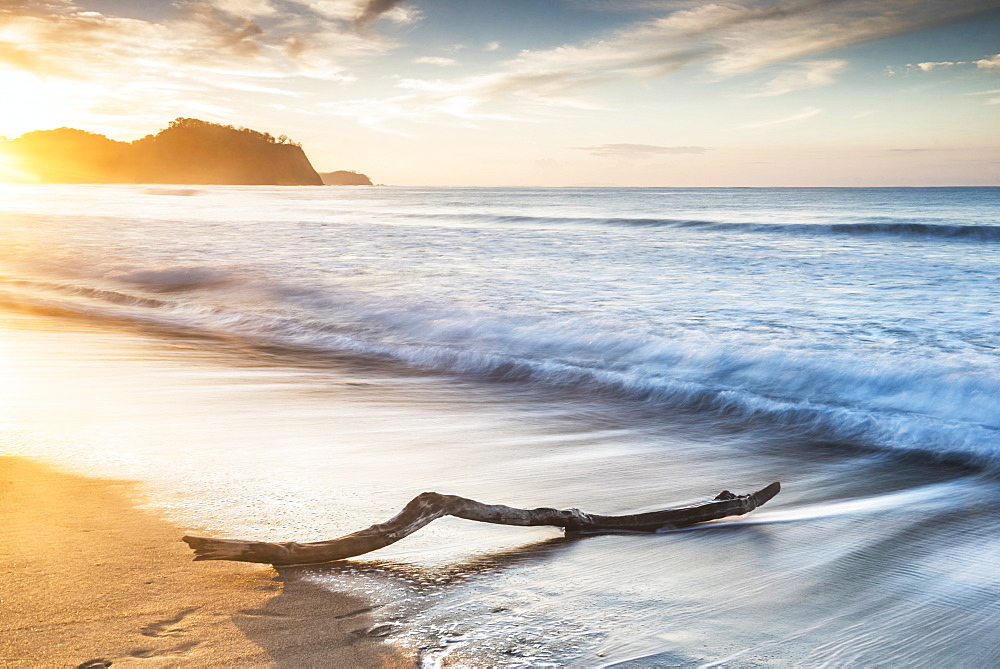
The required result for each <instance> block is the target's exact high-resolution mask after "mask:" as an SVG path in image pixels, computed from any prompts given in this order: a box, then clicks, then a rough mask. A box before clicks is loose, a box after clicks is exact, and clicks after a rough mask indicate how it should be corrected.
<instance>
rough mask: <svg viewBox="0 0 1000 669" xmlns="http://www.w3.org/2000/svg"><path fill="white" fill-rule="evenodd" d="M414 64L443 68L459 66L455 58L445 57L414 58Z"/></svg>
mask: <svg viewBox="0 0 1000 669" xmlns="http://www.w3.org/2000/svg"><path fill="white" fill-rule="evenodd" d="M413 62H414V63H416V64H417V65H438V66H441V67H448V66H449V65H458V61H457V60H455V59H454V58H445V57H443V56H421V57H420V58H414V59H413Z"/></svg>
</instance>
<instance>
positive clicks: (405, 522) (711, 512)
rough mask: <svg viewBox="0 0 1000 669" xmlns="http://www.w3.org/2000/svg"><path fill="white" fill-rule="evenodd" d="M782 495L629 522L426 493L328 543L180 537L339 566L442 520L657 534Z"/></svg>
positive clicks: (206, 545)
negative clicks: (383, 518)
mask: <svg viewBox="0 0 1000 669" xmlns="http://www.w3.org/2000/svg"><path fill="white" fill-rule="evenodd" d="M780 490H781V484H780V483H772V484H771V485H769V486H767V487H766V488H763V489H761V490H758V491H757V492H754V493H750V494H748V495H734V494H733V493H731V492H729V491H728V490H724V491H722V492H721V493H719V494H718V495H717V496H716V497H715V499H713V500H711V501H708V502H703V503H701V504H695V505H693V506H686V507H681V508H676V509H666V510H664V511H652V512H650V513H638V514H634V515H628V516H599V515H596V514H590V513H584V512H583V511H580V510H579V509H568V510H560V509H549V508H540V509H514V508H511V507H509V506H503V505H499V504H483V503H482V502H477V501H475V500H471V499H466V498H465V497H458V496H456V495H442V494H440V493H436V492H424V493H421V494H419V495H417V496H416V497H414V498H413V499H412V500H411V501H410V503H409V504H407V505H406V506H405V507H403V510H402V511H400V512H399V513H398V514H396V515H395V516H394V517H392V518H390V519H389V520H387V521H385V522H384V523H378V524H376V525H372V526H371V527H369V528H366V529H364V530H360V531H358V532H355V533H353V534H348V535H345V536H343V537H340V538H337V539H330V540H329V541H318V542H315V543H305V544H300V543H296V542H294V541H289V542H281V543H270V542H266V541H240V540H235V539H210V538H206V537H191V536H187V537H184V539H183V540H184V541H185V542H186V543H187V544H188V546H190V547H191V548H192V549H193V550H194V552H195V558H194V559H195V560H236V561H239V562H262V563H265V564H273V565H292V564H316V563H320V562H330V561H332V560H343V559H345V558H351V557H355V556H358V555H364V554H365V553H370V552H371V551H374V550H378V549H379V548H385V547H386V546H388V545H389V544H393V543H395V542H397V541H399V540H400V539H402V538H403V537H406V536H409V535H411V534H413V533H414V532H416V531H417V530H419V529H420V528H421V527H423V526H424V525H427V524H428V523H430V522H431V521H432V520H435V519H436V518H441V517H442V516H455V517H457V518H465V519H466V520H478V521H479V522H482V523H495V524H498V525H521V526H529V525H553V526H555V527H561V528H563V529H565V530H566V532H567V533H586V532H623V531H624V532H656V531H657V530H666V529H676V528H680V527H688V526H689V525H694V524H696V523H703V522H705V521H708V520H716V519H718V518H725V517H727V516H739V515H743V514H745V513H749V512H750V511H753V510H754V509H756V508H757V507H758V506H760V505H761V504H764V503H765V502H767V501H768V500H769V499H771V498H772V497H774V496H775V495H777V494H778V492H779V491H780Z"/></svg>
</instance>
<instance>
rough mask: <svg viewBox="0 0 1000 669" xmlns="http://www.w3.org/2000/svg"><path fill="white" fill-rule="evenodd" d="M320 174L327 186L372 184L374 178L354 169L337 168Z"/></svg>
mask: <svg viewBox="0 0 1000 669" xmlns="http://www.w3.org/2000/svg"><path fill="white" fill-rule="evenodd" d="M319 176H320V178H321V179H323V183H325V184H326V185H327V186H371V185H372V180H371V179H369V178H368V177H367V176H365V175H364V174H359V173H357V172H354V171H348V170H337V171H336V172H320V173H319Z"/></svg>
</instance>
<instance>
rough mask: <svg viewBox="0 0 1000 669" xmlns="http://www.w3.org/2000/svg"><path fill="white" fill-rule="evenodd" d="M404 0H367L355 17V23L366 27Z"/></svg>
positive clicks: (360, 26)
mask: <svg viewBox="0 0 1000 669" xmlns="http://www.w3.org/2000/svg"><path fill="white" fill-rule="evenodd" d="M402 2H404V0H367V1H366V2H365V3H364V5H363V6H362V7H361V12H360V13H359V14H358V16H357V18H356V19H354V23H355V25H357V26H358V27H359V28H364V27H367V26H368V25H370V24H371V23H373V22H374V21H375V20H376V19H378V18H379V17H380V16H382V15H383V14H385V13H387V12H389V11H391V10H393V9H395V8H396V7H397V6H398V5H400V4H401V3H402Z"/></svg>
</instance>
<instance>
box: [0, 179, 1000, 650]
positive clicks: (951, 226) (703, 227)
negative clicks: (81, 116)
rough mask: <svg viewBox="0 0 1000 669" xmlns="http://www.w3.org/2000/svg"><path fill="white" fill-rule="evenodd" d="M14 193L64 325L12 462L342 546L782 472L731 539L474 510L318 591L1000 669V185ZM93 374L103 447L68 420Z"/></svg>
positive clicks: (421, 638) (557, 643)
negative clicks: (381, 534)
mask: <svg viewBox="0 0 1000 669" xmlns="http://www.w3.org/2000/svg"><path fill="white" fill-rule="evenodd" d="M2 195H3V200H2V203H0V231H2V234H3V236H4V238H5V239H4V242H5V243H4V245H3V249H2V250H0V308H2V309H5V310H6V311H7V313H9V314H11V315H12V317H22V318H23V317H26V315H31V318H37V319H39V320H40V321H41V322H44V323H45V325H44V327H42V326H40V325H38V324H37V323H36V324H35V325H32V326H31V327H32V328H35V329H37V330H40V333H39V334H37V335H36V339H35V341H36V342H38V344H37V347H36V349H35V351H34V352H33V353H31V354H30V355H28V356H27V360H28V361H29V362H24V361H23V360H22V362H20V363H18V364H19V367H18V369H19V370H20V371H19V372H18V374H22V375H25V376H21V377H17V378H29V377H30V378H33V379H35V381H33V383H34V384H35V385H36V386H37V387H38V388H42V390H36V391H33V392H27V393H19V392H13V393H12V394H11V398H12V399H11V402H10V404H11V406H10V407H8V409H7V410H6V411H7V414H6V418H5V419H6V421H7V424H8V425H10V426H13V428H11V432H10V433H11V434H14V433H15V432H16V434H17V435H19V436H18V437H17V438H16V439H14V438H10V439H9V440H8V445H7V450H10V451H12V452H19V453H28V454H35V455H38V456H39V457H45V458H48V459H52V460H55V461H59V462H63V463H64V464H67V465H68V466H73V467H76V468H78V469H80V470H81V471H87V472H92V473H113V474H115V475H122V476H128V477H131V478H136V479H139V480H142V481H145V482H147V485H148V487H149V491H150V493H149V494H150V496H151V499H152V500H153V503H154V504H159V505H160V506H161V507H162V508H165V509H168V510H172V511H173V512H174V513H176V514H178V515H179V517H183V518H186V519H188V522H191V523H192V524H195V525H198V524H200V525H201V526H203V527H205V526H207V527H210V528H215V529H216V530H217V531H218V532H219V533H225V534H230V535H234V534H240V535H245V534H247V533H253V534H255V536H258V537H260V538H271V539H300V540H311V539H321V538H328V537H329V536H331V532H333V533H334V534H336V533H340V532H341V531H350V530H353V529H357V528H358V527H361V526H364V525H366V524H368V523H370V522H375V521H376V520H381V519H383V518H382V517H383V516H385V517H387V515H391V513H392V512H393V511H394V510H395V509H398V508H399V507H400V506H402V504H403V503H404V502H405V501H406V500H407V499H408V498H409V496H412V495H411V494H410V492H411V491H412V493H413V494H415V493H416V492H419V491H420V490H423V489H438V490H440V491H441V492H455V493H458V494H464V495H467V496H470V497H474V498H487V499H484V501H496V502H503V503H508V504H522V503H523V504H524V505H528V506H539V505H555V506H561V505H565V506H579V507H581V508H584V507H588V508H585V510H592V511H595V512H616V511H621V512H624V511H630V510H640V509H643V510H648V509H652V508H657V507H658V506H663V505H669V504H670V503H673V502H683V501H688V500H689V499H690V498H692V497H697V496H699V495H701V496H705V495H708V496H710V494H714V493H715V492H718V490H716V488H718V489H719V490H721V489H722V488H727V487H728V488H736V487H739V488H741V490H742V488H746V489H747V490H750V489H754V488H756V487H760V486H761V485H763V484H766V483H768V482H770V481H771V480H778V479H780V480H782V481H783V483H784V486H785V491H784V492H783V493H782V495H780V496H779V497H778V498H777V499H776V500H775V501H774V502H772V504H771V505H769V506H768V507H767V508H766V509H762V510H760V511H758V512H755V513H754V514H751V515H750V516H747V517H746V519H743V520H740V521H737V522H736V523H735V524H727V525H725V526H718V527H716V528H714V529H713V530H712V531H711V532H708V531H695V532H688V533H682V534H680V535H663V536H661V537H656V538H653V540H651V539H650V538H649V537H599V538H595V539H591V540H587V541H584V542H571V543H569V544H565V545H564V544H559V543H557V544H551V541H554V540H555V539H554V538H553V537H554V536H555V535H554V534H553V533H549V534H545V535H538V534H531V535H526V534H520V535H518V534H516V532H515V534H511V533H510V530H509V529H496V528H470V527H468V524H463V523H461V522H457V524H454V523H452V524H449V523H451V521H441V523H442V524H443V527H442V529H435V530H431V529H430V528H428V530H427V533H428V537H427V538H424V539H422V538H420V537H418V536H414V537H412V538H411V539H408V540H407V542H408V543H405V542H404V544H403V545H400V546H399V547H394V548H392V549H389V550H388V551H387V552H386V554H385V556H383V557H379V556H373V560H375V561H374V562H373V561H360V562H357V563H352V564H351V565H350V566H348V567H344V566H340V567H331V568H329V569H326V568H324V569H319V570H316V571H311V572H308V574H307V575H308V577H309V578H314V579H316V580H317V581H318V582H322V583H325V584H327V585H329V586H330V587H342V588H347V587H350V588H355V589H360V590H361V591H364V592H366V593H368V594H369V596H371V597H373V598H375V599H379V601H382V602H383V603H384V604H385V606H386V607H387V608H386V610H387V611H388V610H392V607H393V606H395V607H397V609H399V611H401V612H402V613H400V614H399V617H400V619H404V618H405V619H406V620H409V621H410V622H409V623H405V624H402V623H401V624H400V625H399V630H398V633H397V634H396V641H397V642H398V643H401V644H403V645H408V646H410V647H412V648H415V649H418V650H419V649H423V650H421V651H420V652H421V653H423V655H424V656H425V664H428V663H429V664H434V663H440V664H444V665H447V664H448V663H452V664H455V665H457V666H468V665H470V664H475V662H481V663H482V665H484V666H485V665H489V664H497V663H499V664H505V665H510V666H519V664H520V665H525V666H532V665H544V664H546V663H550V664H555V665H560V664H568V665H573V666H578V665H579V666H597V665H601V664H608V663H614V662H633V663H638V664H636V666H699V665H702V664H708V665H710V664H712V663H713V662H722V661H725V662H726V663H728V664H730V665H731V666H758V665H760V664H765V665H771V664H774V665H793V664H806V665H814V664H824V663H828V664H831V665H835V666H876V665H884V666H900V665H902V664H905V665H907V666H911V665H912V666H917V665H921V664H924V665H926V666H944V665H943V664H941V663H942V662H944V663H945V664H947V665H948V666H985V665H986V664H990V663H996V662H997V661H1000V656H998V655H997V651H996V650H995V648H996V647H1000V646H998V644H997V642H998V641H1000V639H998V638H997V636H996V632H995V629H996V622H997V621H998V619H1000V607H998V604H997V598H996V596H995V595H996V592H997V586H998V585H1000V581H998V578H1000V576H998V574H1000V569H998V568H997V567H998V566H1000V544H998V542H997V540H996V538H995V537H996V536H997V534H996V530H997V529H1000V527H998V525H1000V523H998V517H997V514H996V512H995V510H994V509H993V508H992V505H995V503H996V501H997V487H996V477H997V471H998V468H1000V306H998V305H1000V220H998V219H1000V217H998V212H1000V189H996V188H932V189H919V188H917V189H914V188H906V189H892V188H890V189H600V188H598V189H475V188H462V189H455V188H451V189H448V188H438V189H427V188H261V187H246V188H240V187H219V188H201V189H192V188H174V187H171V188H156V187H153V188H148V187H132V186H128V187H125V186H97V187H94V186H17V187H13V186H12V187H4V190H3V193H2ZM20 327H22V328H27V327H28V326H27V325H24V324H23V323H22V324H21V325H20ZM109 338H110V339H111V341H109ZM12 346H13V345H12ZM19 350H20V349H19ZM123 350H124V351H128V352H127V353H122V352H121V351H123ZM108 351H117V352H118V353H117V354H115V355H110V354H109V353H108ZM22 357H23V356H22ZM55 358H58V360H59V361H60V362H59V365H58V366H57V365H55V364H54V363H53V362H52V361H53V359H55ZM56 367H58V368H59V369H64V370H71V372H72V373H71V374H70V376H72V378H73V379H76V380H75V381H73V382H71V383H66V382H65V381H64V380H60V379H59V372H57V371H54V370H55V369H56ZM67 373H69V372H67ZM81 375H82V377H83V378H86V379H87V381H86V383H85V384H83V385H80V384H81V383H82V382H80V381H79V379H80V378H81ZM88 375H89V376H88ZM12 378H14V377H12ZM39 378H43V379H48V381H47V382H41V381H38V380H37V379H39ZM57 386H59V387H60V388H58V389H57V388H56V387H57ZM67 388H69V389H67ZM81 388H85V390H84V391H83V392H85V393H86V394H88V395H91V394H92V395H93V397H90V398H88V399H87V400H86V402H87V406H88V409H87V411H86V412H83V411H81V412H80V413H86V416H87V417H86V419H85V420H83V421H82V423H83V424H85V425H86V428H85V429H84V428H74V427H63V428H60V429H59V430H58V431H53V430H52V429H51V428H50V427H46V426H45V420H44V418H43V417H42V416H43V415H44V410H43V407H42V406H41V405H43V404H44V403H45V402H46V400H44V399H42V398H46V397H48V398H51V397H53V396H58V397H61V398H62V399H60V400H58V401H59V402H64V403H66V404H73V403H74V402H76V403H79V402H80V401H81V400H80V396H79V392H80V389H81ZM74 389H76V390H74ZM74 393H77V394H74ZM179 424H183V425H185V426H198V429H195V428H194V427H178V425H179ZM150 433H154V434H161V433H169V434H170V435H171V440H169V441H168V440H166V439H165V438H164V440H163V441H162V442H161V443H157V440H156V438H150V437H149V435H150ZM178 440H182V441H183V447H179V446H178ZM83 442H86V443H85V444H84V445H81V444H82V443H83ZM0 448H2V445H0ZM178 453H181V455H178ZM182 481H183V483H182ZM445 487H446V488H448V489H443V488H445ZM275 489H281V490H282V491H284V492H283V493H282V495H281V498H280V500H278V501H276V500H275V499H274V498H273V497H274V490H275ZM237 490H238V491H239V492H238V493H237V492H235V491H237ZM331 490H335V491H336V492H334V493H331ZM234 494H238V495H239V496H240V499H241V504H240V505H236V506H238V507H239V508H229V507H231V506H232V505H231V504H227V502H226V500H227V499H231V497H232V495H234ZM331 497H332V498H331ZM772 505H773V510H772ZM831 509H833V511H831ZM251 511H252V512H251ZM310 514H312V515H310ZM315 514H320V516H323V515H324V514H334V515H339V517H340V518H342V519H343V518H346V519H348V520H349V521H350V522H357V523H359V524H357V526H356V527H354V526H352V527H345V526H343V525H341V524H336V523H333V521H329V520H320V519H317V520H306V521H303V520H302V518H303V517H306V518H310V519H311V518H313V517H315ZM373 516H374V517H373ZM292 518H295V520H291V519H292ZM292 530H295V531H297V532H299V534H297V535H296V536H289V535H288V533H289V531H292ZM421 534H423V533H421ZM534 541H542V542H543V544H539V547H537V548H536V549H531V548H530V547H528V548H526V547H525V545H526V544H531V543H532V542H534ZM546 542H547V543H546ZM657 542H658V543H657ZM667 542H669V543H667ZM532 545H534V544H532ZM553 546H555V547H553ZM497 550H502V551H504V552H502V553H497V554H494V552H495V551H497ZM393 551H395V552H393ZM491 551H493V552H491ZM490 555H493V557H490ZM734 555H735V556H738V559H734V558H733V556H734ZM498 556H500V557H498ZM511 556H513V557H511ZM379 560H382V562H380V561H379ZM484 564H486V565H487V566H483V565H484ZM376 569H381V570H382V571H378V572H376V571H375V570H376ZM665 571H668V572H670V573H668V574H665V573H664V572H665ZM789 573H794V574H795V577H794V578H790V579H789V578H786V577H787V575H788V574H789ZM442 574H444V575H442ZM435 584H438V585H435ZM380 598H381V599H380ZM383 600H384V601H383ZM508 600H509V601H508ZM498 602H500V603H499V604H498ZM463 607H466V608H463ZM457 611H461V612H462V613H461V615H457V613H456V612H457ZM752 611H755V612H757V613H755V614H754V615H752V616H749V617H748V614H749V612H752ZM511 612H515V613H511ZM733 618H737V619H738V620H734V619H733ZM463 624H466V625H467V626H468V627H469V629H465V628H463ZM474 629H478V630H480V632H482V631H483V630H487V632H486V633H479V634H476V633H473V630H474ZM553 629H557V630H562V632H560V633H559V634H556V635H554V636H553V635H552V634H549V632H551V630H553ZM546 630H547V631H546ZM567 635H568V636H567ZM946 659H947V660H946ZM643 663H645V664H643Z"/></svg>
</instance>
